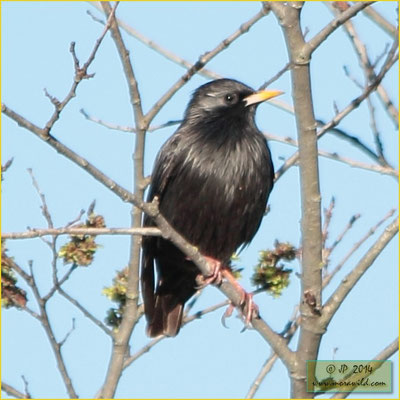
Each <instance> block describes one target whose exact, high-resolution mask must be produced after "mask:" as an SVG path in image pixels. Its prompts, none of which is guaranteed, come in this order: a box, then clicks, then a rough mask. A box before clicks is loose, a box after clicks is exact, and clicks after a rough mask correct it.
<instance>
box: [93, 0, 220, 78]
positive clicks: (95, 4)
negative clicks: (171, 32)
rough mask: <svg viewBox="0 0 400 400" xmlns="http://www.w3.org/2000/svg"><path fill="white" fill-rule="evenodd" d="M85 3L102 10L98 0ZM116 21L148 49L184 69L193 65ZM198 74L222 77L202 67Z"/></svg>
mask: <svg viewBox="0 0 400 400" xmlns="http://www.w3.org/2000/svg"><path fill="white" fill-rule="evenodd" d="M87 3H88V4H90V5H91V6H92V7H94V8H96V9H97V10H98V11H101V12H103V9H102V8H101V6H100V5H99V4H98V2H95V1H88V2H87ZM90 15H91V14H90ZM92 17H93V16H92ZM117 23H118V26H119V27H120V28H122V29H123V30H124V31H125V32H126V33H127V34H128V35H130V36H133V37H134V38H136V39H137V40H139V42H141V43H143V44H144V45H146V46H147V47H149V48H150V49H152V50H154V51H155V52H157V53H158V54H160V55H162V56H163V57H165V58H166V59H167V60H170V61H172V62H174V63H175V64H177V65H180V66H181V67H183V68H186V69H190V68H192V67H193V64H192V63H190V62H189V61H186V60H185V59H183V58H182V57H179V56H177V55H176V54H174V53H173V52H172V51H170V50H167V49H165V48H164V47H162V46H161V45H159V44H158V43H156V42H155V41H154V40H151V39H149V38H148V37H146V36H145V35H143V34H142V33H141V32H139V31H137V30H136V29H134V28H133V27H131V26H130V25H128V24H127V23H126V22H124V21H123V20H122V19H120V18H117ZM198 74H199V75H202V76H204V77H205V78H208V79H219V78H222V75H219V74H217V73H215V72H213V71H211V70H208V69H206V68H202V69H201V70H200V71H199V72H198Z"/></svg>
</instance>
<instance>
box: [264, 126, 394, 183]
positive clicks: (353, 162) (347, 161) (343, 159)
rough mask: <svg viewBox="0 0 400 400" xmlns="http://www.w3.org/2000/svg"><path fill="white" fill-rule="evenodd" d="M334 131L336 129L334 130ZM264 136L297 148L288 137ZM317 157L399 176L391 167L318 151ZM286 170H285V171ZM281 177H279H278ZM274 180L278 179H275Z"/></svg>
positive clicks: (293, 141) (294, 142) (296, 144)
mask: <svg viewBox="0 0 400 400" xmlns="http://www.w3.org/2000/svg"><path fill="white" fill-rule="evenodd" d="M334 130H336V129H334ZM264 136H265V137H266V138H267V139H268V140H271V141H275V142H280V143H285V144H288V145H291V146H296V147H298V143H297V141H296V140H294V139H292V138H290V137H280V136H277V135H273V134H271V133H264ZM318 155H319V156H321V157H326V158H330V159H331V160H335V161H339V162H341V163H344V164H347V165H349V166H350V167H353V168H360V169H365V170H368V171H373V172H377V173H380V174H384V175H391V176H393V177H394V178H397V177H398V176H399V173H398V171H397V170H395V169H393V168H391V167H382V166H380V165H376V164H367V163H364V162H361V161H357V160H353V159H351V158H348V157H343V156H340V155H339V154H337V153H330V152H327V151H324V150H318ZM286 170H287V169H286ZM280 176H281V175H279V177H280ZM276 179H278V178H277V177H276Z"/></svg>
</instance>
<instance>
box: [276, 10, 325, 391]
mask: <svg viewBox="0 0 400 400" xmlns="http://www.w3.org/2000/svg"><path fill="white" fill-rule="evenodd" d="M276 4H278V5H279V7H278V11H277V12H276V15H277V16H278V19H279V23H280V25H281V27H282V29H283V32H284V35H285V40H286V44H287V49H288V53H289V59H290V61H291V62H292V64H293V68H292V69H291V75H292V88H293V89H292V93H293V101H294V108H295V116H296V125H297V132H298V143H299V168H300V183H301V204H302V206H301V212H302V217H301V234H302V239H301V240H302V279H301V299H300V313H301V316H302V323H301V326H300V337H299V343H298V347H297V352H296V368H295V369H293V370H291V371H290V375H291V386H292V388H291V395H292V397H294V398H309V397H312V394H311V393H307V391H306V385H305V377H306V360H315V359H317V357H318V349H319V345H320V341H321V338H322V334H323V331H321V330H319V329H316V326H317V324H316V321H317V320H318V317H319V315H318V310H319V309H320V308H321V290H322V280H321V266H322V231H321V194H320V188H319V172H318V147H317V133H316V127H317V124H316V122H315V117H314V110H313V106H312V96H311V78H310V66H309V56H310V54H311V51H310V52H309V54H308V55H307V56H306V58H304V49H305V48H306V44H305V42H304V37H303V34H302V31H301V26H300V12H301V4H297V3H296V2H289V3H288V4H287V5H285V6H284V10H283V12H282V9H281V7H282V5H281V4H279V3H277V2H272V3H271V7H272V10H273V11H274V12H275V8H276V7H275V5H276ZM308 299H310V300H308Z"/></svg>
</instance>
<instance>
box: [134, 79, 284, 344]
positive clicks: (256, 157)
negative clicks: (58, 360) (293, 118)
mask: <svg viewBox="0 0 400 400" xmlns="http://www.w3.org/2000/svg"><path fill="white" fill-rule="evenodd" d="M281 93H282V92H280V91H272V90H271V91H260V92H255V91H254V90H253V89H251V88H250V87H248V86H246V85H244V84H243V83H240V82H238V81H235V80H231V79H218V80H215V81H212V82H209V83H206V84H205V85H203V86H201V87H199V88H198V89H197V90H196V91H195V92H194V94H193V97H192V99H191V101H190V103H189V105H188V107H187V109H186V113H185V116H184V119H183V122H182V123H181V125H180V126H179V128H178V129H177V131H176V132H175V133H174V134H173V135H172V136H171V137H170V139H169V140H168V141H167V142H166V143H165V144H164V146H163V147H162V148H161V150H160V152H159V154H158V156H157V159H156V162H155V166H154V170H153V174H152V180H151V185H150V189H149V194H148V201H152V200H153V199H154V197H155V196H157V197H158V201H159V209H160V212H161V214H162V215H163V216H164V217H165V218H166V220H167V221H168V222H169V223H170V224H171V225H172V226H173V227H174V229H176V230H177V231H178V232H179V233H180V234H181V235H182V236H183V237H184V238H185V239H186V240H188V241H189V242H190V243H191V244H192V245H194V246H196V247H197V248H198V249H199V251H200V252H201V253H202V254H203V255H204V256H206V257H207V258H208V260H211V261H214V263H212V262H211V264H212V265H213V267H214V268H217V267H218V266H219V265H224V264H226V263H227V262H228V261H229V259H230V257H231V256H232V254H233V252H234V251H235V250H236V249H237V248H238V247H239V246H241V245H246V244H248V243H249V242H250V241H251V240H252V238H253V236H254V235H255V233H256V232H257V230H258V228H259V226H260V223H261V219H262V217H263V214H264V212H265V208H266V203H267V200H268V196H269V194H270V192H271V190H272V186H273V178H274V168H273V164H272V161H271V154H270V151H269V148H268V145H267V142H266V140H265V137H264V136H263V134H262V133H261V132H260V131H259V130H258V128H257V126H256V124H255V121H254V117H255V111H256V106H257V104H259V103H261V102H263V101H265V100H267V99H270V98H272V97H275V96H277V95H279V94H281ZM154 225H155V224H154V222H153V221H152V220H151V218H150V217H148V216H145V217H144V222H143V226H154ZM142 248H143V254H142V271H141V284H142V293H143V298H144V310H145V315H146V318H147V323H148V327H147V333H148V335H149V336H151V337H155V336H158V335H160V334H165V335H168V336H175V335H176V334H177V333H178V332H179V329H180V326H181V322H182V315H183V307H184V304H185V302H186V301H187V300H189V298H190V297H191V296H192V295H193V294H194V293H195V292H196V290H197V287H198V281H197V282H196V278H197V277H198V276H199V275H201V274H200V270H199V269H198V268H197V267H196V266H195V264H193V262H191V261H190V260H189V259H188V258H187V257H186V256H185V255H184V254H183V253H182V252H181V251H180V250H178V249H177V248H176V247H175V246H174V245H173V244H172V243H171V242H169V241H168V240H165V239H163V238H161V237H143V244H142ZM154 263H155V265H154ZM155 266H156V273H157V275H156V278H155V270H154V267H155ZM216 275H217V274H214V276H213V277H211V278H210V279H209V280H207V277H206V279H205V280H203V281H205V282H207V283H208V282H210V281H212V280H214V279H215V277H216ZM155 283H156V284H155Z"/></svg>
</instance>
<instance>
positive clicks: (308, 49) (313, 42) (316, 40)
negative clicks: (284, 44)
mask: <svg viewBox="0 0 400 400" xmlns="http://www.w3.org/2000/svg"><path fill="white" fill-rule="evenodd" d="M373 3H375V2H374V1H360V2H358V3H356V4H354V5H353V6H351V7H350V8H348V9H347V10H346V11H344V12H342V13H341V14H340V15H338V16H337V17H336V18H335V19H333V20H332V21H331V22H330V23H329V24H328V25H326V26H325V27H324V28H323V29H322V30H321V31H320V32H319V33H317V34H316V35H315V36H314V37H313V38H312V39H310V40H309V41H308V42H307V43H306V44H305V46H304V47H303V52H304V56H303V57H304V60H306V59H309V58H310V56H311V54H312V53H313V52H314V51H315V50H316V49H317V48H318V46H320V45H321V43H323V42H324V41H325V40H326V39H327V38H328V37H329V36H330V35H331V34H332V33H333V32H335V30H336V29H337V28H339V27H340V26H341V25H343V24H344V23H345V22H346V21H348V20H349V19H350V18H352V17H354V16H355V15H356V14H358V13H359V12H360V11H361V10H363V9H364V8H366V7H368V6H370V5H371V4H373Z"/></svg>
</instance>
